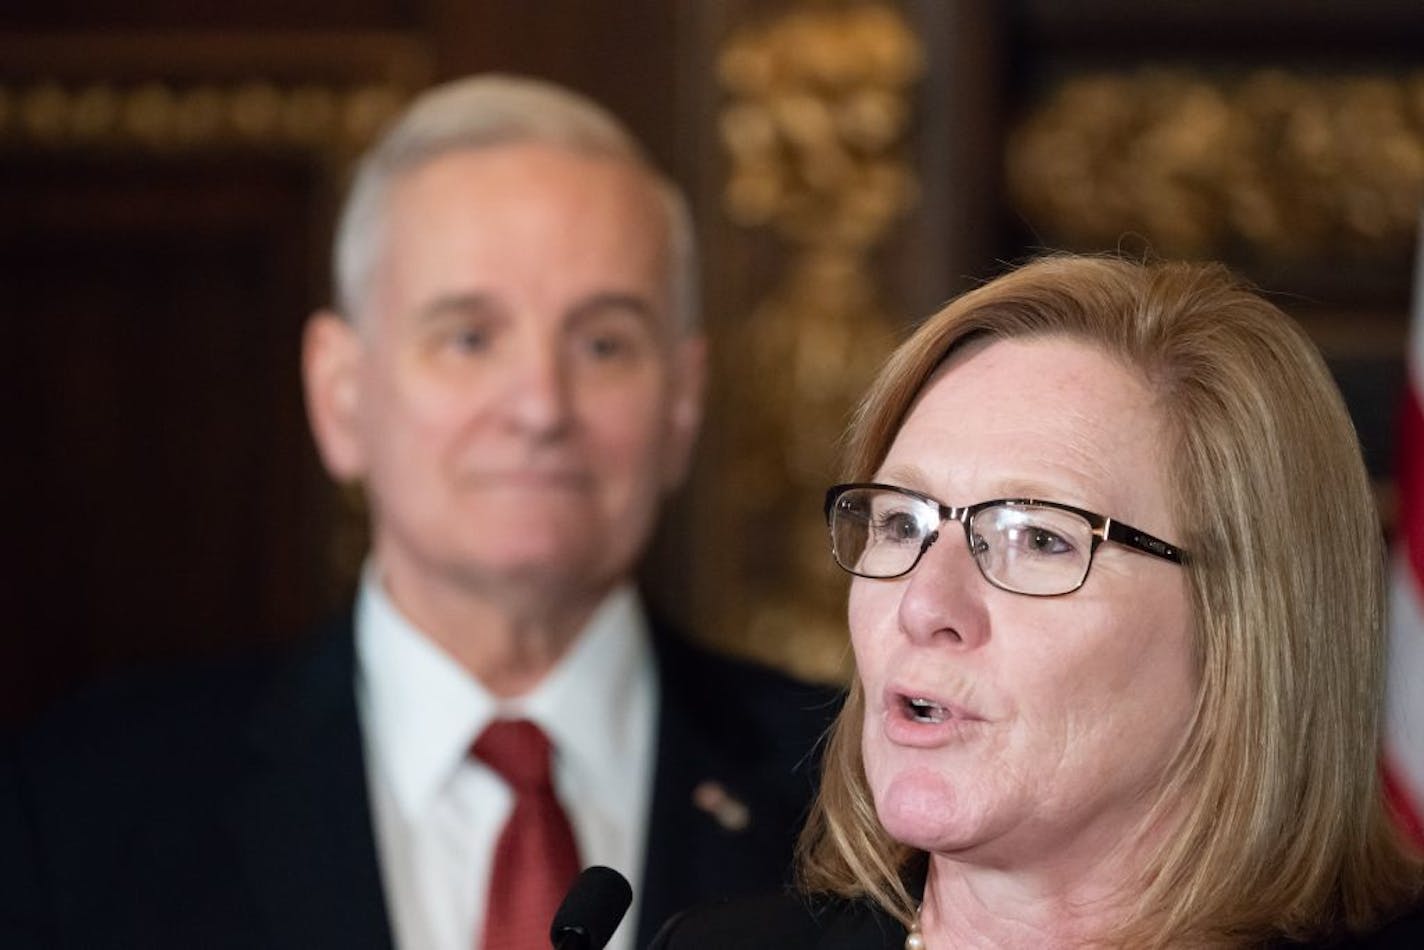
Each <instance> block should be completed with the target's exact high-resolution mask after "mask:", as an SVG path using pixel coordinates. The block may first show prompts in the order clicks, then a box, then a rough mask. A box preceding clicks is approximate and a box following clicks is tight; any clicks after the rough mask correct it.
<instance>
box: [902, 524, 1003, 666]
mask: <svg viewBox="0 0 1424 950" xmlns="http://www.w3.org/2000/svg"><path fill="white" fill-rule="evenodd" d="M956 528H957V526H956V525H955V524H953V523H952V522H951V523H949V524H946V525H945V526H944V527H943V528H941V529H940V532H939V537H938V538H937V539H936V540H935V542H934V543H932V544H931V545H930V546H929V548H927V549H926V550H925V552H924V554H923V555H921V557H920V562H919V563H918V564H916V565H915V569H914V570H913V571H911V572H910V575H909V578H908V579H907V581H906V583H905V588H904V594H903V596H902V597H901V598H900V609H899V622H900V629H901V630H902V631H903V632H904V633H905V635H906V636H908V637H909V638H910V639H912V640H915V641H917V642H923V643H926V644H928V643H932V642H935V641H942V642H943V643H946V644H953V645H955V646H956V647H958V648H961V649H970V648H973V647H976V646H979V645H980V644H982V643H983V642H984V641H985V640H987V639H988V635H989V626H988V614H987V612H986V610H985V602H984V597H985V594H986V593H987V592H988V588H989V582H988V581H986V580H984V577H983V575H982V574H980V573H979V565H977V564H975V563H974V556H973V555H972V554H970V553H969V549H968V545H966V544H965V543H964V540H963V538H962V537H960V535H959V532H958V531H957V530H955V529H956Z"/></svg>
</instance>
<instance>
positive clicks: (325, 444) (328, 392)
mask: <svg viewBox="0 0 1424 950" xmlns="http://www.w3.org/2000/svg"><path fill="white" fill-rule="evenodd" d="M361 354H362V341H361V338H360V335H359V332H358V331H357V329H356V328H355V327H353V326H352V325H351V324H350V323H349V322H348V321H347V320H346V319H344V318H343V317H342V316H340V315H339V314H337V313H334V312H332V311H330V310H318V311H317V312H316V313H314V314H312V315H311V318H310V319H308V320H307V325H306V330H305V331H304V332H303V334H302V385H303V388H304V389H305V391H306V397H307V421H308V422H309V423H310V424H311V430H312V437H313V438H314V439H315V440H316V447H317V452H318V453H319V454H320V455H321V461H322V464H323V465H325V466H326V470H327V472H328V473H329V474H330V475H331V477H332V478H333V479H335V480H336V481H338V482H343V483H344V482H351V481H355V480H356V479H358V478H360V477H361V476H362V475H364V474H365V470H366V458H365V451H364V446H363V443H362V440H361V433H360V420H359V415H360V402H361V391H360V369H361Z"/></svg>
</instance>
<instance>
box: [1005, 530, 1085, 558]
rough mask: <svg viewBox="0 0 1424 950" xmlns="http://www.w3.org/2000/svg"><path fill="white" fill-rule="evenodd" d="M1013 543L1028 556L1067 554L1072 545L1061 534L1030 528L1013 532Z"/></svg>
mask: <svg viewBox="0 0 1424 950" xmlns="http://www.w3.org/2000/svg"><path fill="white" fill-rule="evenodd" d="M1013 543H1014V546H1015V547H1017V548H1019V549H1021V550H1023V551H1026V552H1028V553H1030V554H1067V553H1069V552H1070V551H1072V550H1073V545H1072V544H1070V543H1069V542H1068V540H1067V539H1066V538H1064V537H1063V536H1062V535H1061V534H1058V533H1057V532H1055V531H1049V530H1048V529H1047V528H1035V527H1032V526H1027V527H1023V528H1019V529H1018V530H1017V531H1015V532H1014V536H1013Z"/></svg>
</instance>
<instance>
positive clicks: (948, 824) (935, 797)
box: [875, 769, 970, 851]
mask: <svg viewBox="0 0 1424 950" xmlns="http://www.w3.org/2000/svg"><path fill="white" fill-rule="evenodd" d="M964 805H965V803H964V801H963V800H962V797H961V795H960V794H959V793H958V791H957V790H956V789H955V788H954V786H953V785H952V784H951V783H950V782H949V780H948V779H946V778H945V777H944V776H943V775H940V774H938V773H937V772H934V771H932V770H930V769H914V770H911V771H908V772H902V773H900V774H899V775H896V776H894V777H892V778H891V779H890V780H889V781H888V782H887V783H885V785H884V786H883V787H882V788H879V789H877V790H876V794H875V810H876V813H877V814H878V815H879V817H880V823H881V825H883V826H884V828H885V831H886V833H887V834H889V835H890V837H891V838H893V839H894V840H896V841H898V842H900V843H901V844H904V845H908V846H910V847H912V848H919V849H920V850H923V851H942V850H953V849H955V848H957V847H963V846H964V845H965V844H967V843H968V841H967V839H968V837H969V835H968V833H969V831H970V829H969V828H968V827H967V823H966V821H965V819H966V817H967V816H966V815H965V814H964Z"/></svg>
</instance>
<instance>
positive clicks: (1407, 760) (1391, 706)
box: [1384, 215, 1424, 845]
mask: <svg viewBox="0 0 1424 950" xmlns="http://www.w3.org/2000/svg"><path fill="white" fill-rule="evenodd" d="M1416 254H1417V260H1416V264H1415V269H1414V311H1413V313H1414V316H1413V321H1412V325H1411V326H1410V332H1409V352H1408V357H1407V367H1408V373H1407V377H1408V385H1407V386H1406V387H1405V398H1404V406H1403V408H1402V410H1401V413H1400V425H1399V438H1398V443H1397V448H1396V457H1397V460H1398V461H1397V463H1396V465H1395V471H1396V478H1397V484H1398V488H1399V525H1398V532H1397V535H1396V540H1395V547H1394V557H1393V559H1392V562H1391V577H1390V603H1389V618H1390V619H1389V640H1390V642H1389V686H1388V700H1387V706H1386V712H1385V748H1384V781H1385V790H1386V793H1387V794H1388V795H1389V798H1390V801H1391V804H1392V805H1393V806H1394V808H1395V811H1396V812H1397V813H1398V815H1399V817H1400V820H1401V822H1402V823H1403V825H1404V827H1405V829H1406V830H1407V831H1408V832H1409V833H1410V834H1411V835H1412V836H1413V838H1414V840H1415V841H1417V842H1419V843H1420V844H1421V845H1424V215H1421V227H1420V234H1419V238H1418V250H1417V252H1416Z"/></svg>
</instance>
